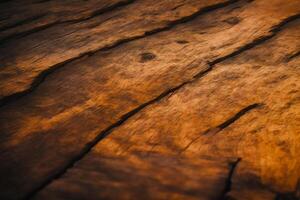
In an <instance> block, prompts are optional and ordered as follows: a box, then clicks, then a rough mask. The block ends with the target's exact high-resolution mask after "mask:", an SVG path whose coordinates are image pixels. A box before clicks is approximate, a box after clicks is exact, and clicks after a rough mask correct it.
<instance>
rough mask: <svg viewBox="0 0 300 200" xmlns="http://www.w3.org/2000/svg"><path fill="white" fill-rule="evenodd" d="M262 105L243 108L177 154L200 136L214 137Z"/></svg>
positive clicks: (255, 104)
mask: <svg viewBox="0 0 300 200" xmlns="http://www.w3.org/2000/svg"><path fill="white" fill-rule="evenodd" d="M262 105H263V104H260V103H254V104H251V105H249V106H247V107H245V108H243V109H242V110H240V111H239V112H237V113H236V114H235V115H233V116H232V117H230V118H229V119H227V120H226V121H224V122H223V123H221V124H219V125H218V126H216V127H214V128H210V129H208V130H206V131H204V132H203V133H202V134H199V135H198V137H196V138H195V139H193V140H192V141H191V142H189V143H188V144H187V145H186V146H185V147H184V148H183V149H182V150H181V151H180V152H179V154H181V153H183V152H185V151H186V150H187V149H188V148H189V147H190V146H191V145H192V144H194V143H195V142H196V141H197V140H198V139H200V137H201V136H203V135H216V134H217V133H219V132H221V131H223V130H224V129H226V128H227V127H229V126H230V125H231V124H233V123H235V122H236V121H237V120H239V119H240V118H241V117H243V116H244V115H246V114H247V113H248V112H250V111H251V110H253V109H256V108H259V107H261V106H262Z"/></svg>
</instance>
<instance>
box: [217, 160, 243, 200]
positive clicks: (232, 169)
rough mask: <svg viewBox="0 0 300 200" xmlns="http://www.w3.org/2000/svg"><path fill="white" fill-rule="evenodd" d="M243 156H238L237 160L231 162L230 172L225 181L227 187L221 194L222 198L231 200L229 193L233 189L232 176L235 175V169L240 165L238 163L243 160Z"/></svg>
mask: <svg viewBox="0 0 300 200" xmlns="http://www.w3.org/2000/svg"><path fill="white" fill-rule="evenodd" d="M241 160H242V159H241V158H237V159H236V160H235V161H233V162H230V163H229V167H230V168H229V173H228V176H227V179H226V181H225V187H224V191H223V193H222V194H221V198H220V200H229V199H230V197H229V196H228V193H229V192H230V191H231V188H232V178H233V176H234V173H235V170H236V168H237V167H238V164H239V163H240V162H241Z"/></svg>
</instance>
